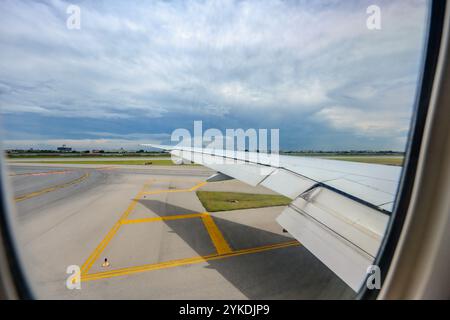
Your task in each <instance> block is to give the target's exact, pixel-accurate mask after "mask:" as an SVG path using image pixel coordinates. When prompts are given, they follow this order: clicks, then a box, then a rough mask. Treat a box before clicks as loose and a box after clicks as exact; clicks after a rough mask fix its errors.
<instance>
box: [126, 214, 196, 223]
mask: <svg viewBox="0 0 450 320" xmlns="http://www.w3.org/2000/svg"><path fill="white" fill-rule="evenodd" d="M203 215H204V212H201V213H192V214H179V215H175V216H164V217H153V218H142V219H129V220H123V221H122V224H135V223H145V222H156V221H166V220H178V219H190V218H201V217H202V216H203Z"/></svg>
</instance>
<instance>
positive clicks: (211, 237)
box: [8, 163, 354, 299]
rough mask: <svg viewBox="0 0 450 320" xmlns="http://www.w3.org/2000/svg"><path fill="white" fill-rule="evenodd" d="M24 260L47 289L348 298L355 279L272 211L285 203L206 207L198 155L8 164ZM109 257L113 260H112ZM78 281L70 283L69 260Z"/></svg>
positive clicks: (39, 290) (119, 294)
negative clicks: (174, 159) (182, 159)
mask: <svg viewBox="0 0 450 320" xmlns="http://www.w3.org/2000/svg"><path fill="white" fill-rule="evenodd" d="M9 169H10V170H9V176H8V178H9V181H10V184H11V194H12V196H11V197H12V198H13V199H12V202H13V203H14V207H15V212H13V213H12V214H13V215H14V218H15V220H16V224H17V228H16V229H17V233H18V235H19V237H20V247H21V248H22V253H23V260H24V263H25V265H26V270H27V274H28V277H29V279H30V280H31V282H32V283H33V290H34V292H35V294H36V297H37V298H41V299H49V298H50V299H338V298H344V299H349V298H352V297H353V296H354V293H353V291H352V290H351V289H350V288H349V287H347V286H346V285H345V284H344V283H343V282H342V281H341V280H340V279H339V278H338V277H336V276H335V275H334V274H333V273H332V272H331V271H330V270H329V269H328V268H326V267H325V266H324V265H323V264H322V263H321V262H320V261H319V260H317V259H316V258H315V257H314V256H313V255H312V254H310V253H309V252H308V251H307V250H306V249H305V248H304V247H302V245H301V244H300V243H298V242H297V241H296V240H295V239H293V238H292V237H291V236H290V235H289V234H286V233H283V232H282V229H281V227H280V226H279V225H278V224H277V223H276V222H275V218H276V216H277V215H278V214H279V213H280V212H281V211H282V210H283V207H269V208H261V209H247V210H235V211H228V212H216V213H209V212H206V210H205V208H204V207H203V206H202V204H201V202H200V201H199V200H198V198H197V196H196V193H195V192H196V191H197V190H209V191H234V192H249V193H271V192H270V191H268V190H266V189H264V188H253V187H250V186H247V185H245V184H242V183H240V182H238V181H235V180H232V181H227V182H218V183H205V180H206V178H207V177H208V176H210V175H211V174H212V173H214V172H212V171H210V170H209V169H205V168H203V167H190V166H170V167H169V166H167V167H163V166H159V167H157V166H155V167H148V166H110V165H69V164H59V165H43V164H31V163H30V164H28V163H27V164H10V165H9ZM105 258H106V259H107V261H108V265H107V266H105V265H104V262H105ZM69 265H78V266H79V267H80V269H81V272H82V275H81V289H80V290H76V289H75V290H69V289H67V288H66V279H67V277H68V276H69V275H68V274H67V273H66V268H67V267H68V266H69Z"/></svg>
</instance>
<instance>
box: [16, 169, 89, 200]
mask: <svg viewBox="0 0 450 320" xmlns="http://www.w3.org/2000/svg"><path fill="white" fill-rule="evenodd" d="M87 177H89V173H85V174H84V175H82V176H81V177H79V178H77V179H75V180H72V181H69V182H66V183H63V184H59V185H56V186H53V187H49V188H45V189H42V190H39V191H35V192H32V193H29V194H25V195H23V196H19V197H16V198H14V201H15V202H19V201H23V200H27V199H30V198H34V197H37V196H40V195H41V194H44V193H49V192H52V191H55V190H58V189H62V188H66V187H68V186H71V185H74V184H77V183H79V182H81V181H83V180H84V179H86V178H87Z"/></svg>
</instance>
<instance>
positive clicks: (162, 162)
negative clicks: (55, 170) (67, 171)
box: [27, 160, 175, 166]
mask: <svg viewBox="0 0 450 320" xmlns="http://www.w3.org/2000/svg"><path fill="white" fill-rule="evenodd" d="M27 163H30V162H27ZM33 163H48V164H109V165H114V164H124V165H146V164H148V165H152V166H172V165H175V163H173V162H172V160H110V161H102V160H98V161H97V160H85V161H83V160H74V161H33Z"/></svg>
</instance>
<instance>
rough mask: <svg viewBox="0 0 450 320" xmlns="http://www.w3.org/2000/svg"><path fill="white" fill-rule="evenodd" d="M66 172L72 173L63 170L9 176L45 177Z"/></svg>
mask: <svg viewBox="0 0 450 320" xmlns="http://www.w3.org/2000/svg"><path fill="white" fill-rule="evenodd" d="M68 172H72V171H70V170H64V171H43V172H26V173H12V174H10V175H9V176H10V177H17V176H46V175H51V174H65V173H68Z"/></svg>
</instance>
